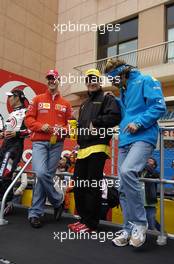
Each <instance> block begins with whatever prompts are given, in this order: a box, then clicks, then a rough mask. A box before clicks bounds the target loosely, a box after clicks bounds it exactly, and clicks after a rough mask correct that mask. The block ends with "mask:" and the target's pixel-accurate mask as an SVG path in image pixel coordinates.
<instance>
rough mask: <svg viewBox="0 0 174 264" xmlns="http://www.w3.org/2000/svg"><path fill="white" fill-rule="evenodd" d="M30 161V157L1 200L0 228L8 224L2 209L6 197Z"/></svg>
mask: <svg viewBox="0 0 174 264" xmlns="http://www.w3.org/2000/svg"><path fill="white" fill-rule="evenodd" d="M31 160H32V157H30V158H29V159H28V161H27V162H26V163H25V165H24V167H23V168H22V169H21V170H20V172H19V173H18V174H17V175H16V177H15V179H14V180H13V181H12V183H11V184H10V185H9V187H8V188H7V190H6V192H5V194H4V196H3V198H2V203H1V210H0V226H2V225H6V224H8V221H7V220H5V219H4V208H5V203H6V200H7V196H8V194H9V192H10V191H11V189H12V188H13V186H14V185H15V183H16V182H17V180H18V179H19V178H20V176H21V174H22V173H23V172H24V171H25V169H26V167H27V166H28V165H29V164H30V162H31Z"/></svg>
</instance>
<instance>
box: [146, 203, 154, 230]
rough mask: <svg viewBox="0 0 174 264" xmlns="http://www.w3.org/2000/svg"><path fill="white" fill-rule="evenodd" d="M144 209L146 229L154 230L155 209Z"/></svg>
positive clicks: (150, 207)
mask: <svg viewBox="0 0 174 264" xmlns="http://www.w3.org/2000/svg"><path fill="white" fill-rule="evenodd" d="M145 209H146V217H147V222H148V228H149V229H150V230H155V228H156V207H155V206H145Z"/></svg>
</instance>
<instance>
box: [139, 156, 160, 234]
mask: <svg viewBox="0 0 174 264" xmlns="http://www.w3.org/2000/svg"><path fill="white" fill-rule="evenodd" d="M156 167H157V162H156V160H155V159H154V158H152V157H150V158H149V159H148V161H147V164H146V166H145V168H144V169H143V170H142V172H141V173H140V177H142V178H148V179H158V178H159V173H158V172H157V171H156ZM142 188H143V196H144V201H145V205H144V206H145V210H146V217H147V222H148V229H150V230H155V229H156V228H157V229H158V230H159V224H158V223H157V221H156V205H157V183H155V182H144V183H142Z"/></svg>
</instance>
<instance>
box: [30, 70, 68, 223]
mask: <svg viewBox="0 0 174 264" xmlns="http://www.w3.org/2000/svg"><path fill="white" fill-rule="evenodd" d="M59 80H60V76H59V74H58V71H57V70H56V69H54V70H49V71H48V72H47V74H46V81H47V85H48V90H47V91H46V92H45V93H44V94H40V95H37V96H36V97H35V98H33V100H32V102H31V104H30V106H29V108H28V112H27V114H26V119H25V124H26V126H27V127H28V128H29V129H30V130H31V132H32V133H31V140H32V168H33V171H35V172H36V176H37V182H36V186H35V188H34V194H33V201H32V206H31V208H30V209H29V215H28V218H29V222H30V224H31V226H32V227H34V228H38V227H41V226H42V222H41V216H42V215H43V214H44V205H45V200H46V197H48V200H49V202H50V203H51V204H52V205H53V207H54V217H55V219H56V220H59V218H60V216H61V213H62V210H63V195H62V193H61V192H60V193H59V192H57V191H56V190H55V188H54V184H53V177H54V175H55V172H56V169H57V165H58V161H59V159H60V155H61V152H62V149H63V142H64V138H65V136H64V135H65V134H66V133H67V125H68V120H69V119H70V118H71V105H70V103H69V102H68V101H66V100H65V99H63V98H62V97H61V95H60V91H59V87H58V85H59Z"/></svg>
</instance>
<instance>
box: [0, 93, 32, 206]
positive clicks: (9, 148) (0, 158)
mask: <svg viewBox="0 0 174 264" xmlns="http://www.w3.org/2000/svg"><path fill="white" fill-rule="evenodd" d="M6 95H7V96H8V102H9V104H10V107H11V108H12V110H13V111H12V112H11V113H10V114H9V116H8V119H7V120H6V122H5V124H3V125H2V128H1V132H0V138H1V139H3V142H2V145H1V147H0V199H2V198H3V195H4V193H5V191H6V190H7V188H8V186H9V185H10V184H11V182H12V177H13V173H14V171H15V170H16V168H17V166H18V163H19V162H20V159H21V157H22V153H23V149H24V140H25V138H26V136H28V134H29V131H28V130H27V128H26V126H25V124H24V118H25V114H26V106H27V105H28V100H27V99H26V97H25V95H24V93H23V91H22V90H18V89H15V90H13V91H11V92H7V93H6ZM12 198H13V191H12V190H11V192H10V193H9V195H8V196H7V202H10V201H11V200H12Z"/></svg>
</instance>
